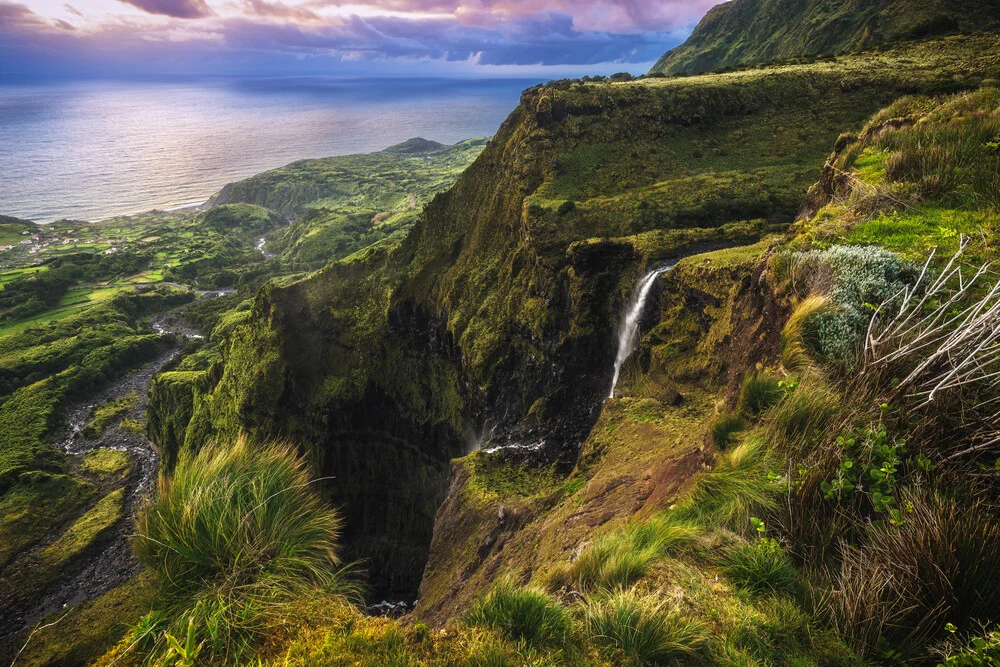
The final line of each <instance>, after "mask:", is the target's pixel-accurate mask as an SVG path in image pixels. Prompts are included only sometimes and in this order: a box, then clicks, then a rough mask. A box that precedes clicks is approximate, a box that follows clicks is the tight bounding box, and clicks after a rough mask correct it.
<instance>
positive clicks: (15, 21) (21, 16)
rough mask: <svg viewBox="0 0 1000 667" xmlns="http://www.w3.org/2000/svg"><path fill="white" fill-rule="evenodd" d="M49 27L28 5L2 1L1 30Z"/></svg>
mask: <svg viewBox="0 0 1000 667" xmlns="http://www.w3.org/2000/svg"><path fill="white" fill-rule="evenodd" d="M46 25H48V24H47V23H46V21H45V20H44V19H43V18H42V17H40V16H39V15H38V14H36V13H35V12H33V11H32V10H31V8H30V7H28V6H27V5H22V4H20V3H17V2H4V1H3V0H0V28H10V29H18V28H19V29H31V28H33V27H42V26H46Z"/></svg>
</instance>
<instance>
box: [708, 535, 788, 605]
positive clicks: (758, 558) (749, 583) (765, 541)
mask: <svg viewBox="0 0 1000 667" xmlns="http://www.w3.org/2000/svg"><path fill="white" fill-rule="evenodd" d="M722 571H723V572H724V573H725V575H726V576H727V577H729V579H730V580H731V581H732V582H733V583H734V584H736V585H737V586H740V587H741V588H745V589H747V590H749V591H751V592H753V593H779V594H791V593H794V592H795V591H796V590H797V589H798V586H799V579H798V574H797V573H796V571H795V568H794V567H792V564H791V561H789V559H788V555H787V554H786V553H785V551H784V550H783V549H782V548H781V545H780V544H778V542H777V541H775V540H773V539H771V538H769V537H763V538H760V539H758V540H754V541H753V542H750V543H746V544H740V545H737V546H735V547H733V548H731V549H730V550H729V551H728V552H727V553H726V555H725V558H724V560H723V565H722Z"/></svg>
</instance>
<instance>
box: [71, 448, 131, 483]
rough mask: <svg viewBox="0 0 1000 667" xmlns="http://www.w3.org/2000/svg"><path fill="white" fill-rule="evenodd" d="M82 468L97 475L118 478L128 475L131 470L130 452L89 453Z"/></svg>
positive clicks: (99, 450) (115, 450) (116, 450)
mask: <svg viewBox="0 0 1000 667" xmlns="http://www.w3.org/2000/svg"><path fill="white" fill-rule="evenodd" d="M81 468H83V470H85V471H87V472H89V473H93V474H95V475H102V476H108V477H118V478H121V477H125V476H126V475H128V473H129V470H130V469H131V467H130V464H129V455H128V452H124V451H121V450H118V449H95V450H93V451H91V452H87V454H86V456H84V457H83V463H82V464H81Z"/></svg>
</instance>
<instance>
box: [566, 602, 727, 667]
mask: <svg viewBox="0 0 1000 667" xmlns="http://www.w3.org/2000/svg"><path fill="white" fill-rule="evenodd" d="M583 621H584V627H585V628H586V632H587V635H588V636H589V637H590V640H591V641H592V642H593V643H594V644H596V645H597V646H599V647H601V648H602V649H603V650H604V651H605V652H608V653H610V654H611V655H613V656H621V657H622V658H624V660H625V664H629V665H637V666H638V665H649V664H652V665H662V664H667V663H669V662H672V661H674V660H676V659H679V658H684V657H685V656H690V655H691V654H694V653H696V652H698V651H699V650H700V649H701V647H702V646H703V645H704V644H705V642H706V641H707V640H708V638H709V633H708V629H707V628H706V627H705V626H704V625H703V624H702V623H700V622H699V621H697V620H694V619H690V618H686V617H684V616H683V615H682V614H681V613H680V611H678V610H677V609H671V608H669V607H668V606H667V604H666V602H665V600H663V599H662V598H659V597H657V596H653V595H643V594H640V593H638V592H636V591H629V590H616V591H613V592H611V593H609V594H607V595H604V596H599V597H598V598H596V599H594V600H591V601H590V602H588V603H587V604H586V605H585V606H584V608H583Z"/></svg>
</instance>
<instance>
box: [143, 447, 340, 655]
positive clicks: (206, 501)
mask: <svg viewBox="0 0 1000 667" xmlns="http://www.w3.org/2000/svg"><path fill="white" fill-rule="evenodd" d="M340 527H341V520H340V517H339V516H338V514H337V512H336V511H335V510H334V509H333V508H331V507H329V506H328V505H327V504H326V503H324V502H323V501H322V499H321V498H320V497H319V495H318V494H317V493H316V492H315V491H314V490H313V488H312V487H311V480H310V478H309V475H308V468H307V466H306V464H305V462H304V461H303V460H302V459H300V458H299V457H297V456H296V455H295V454H294V452H293V451H292V450H291V449H290V448H289V447H287V446H285V445H279V444H271V445H259V446H253V445H251V444H250V443H248V442H247V441H246V440H243V439H240V440H238V441H236V442H234V443H228V444H226V445H217V446H209V447H206V448H204V449H203V450H201V451H200V452H199V453H197V454H195V455H191V456H186V457H181V459H180V460H179V462H178V464H177V467H176V470H175V472H174V474H173V476H172V477H167V476H164V475H161V477H160V479H159V482H158V485H157V493H156V495H155V497H153V498H151V499H149V500H147V501H146V503H145V504H144V505H143V506H142V507H141V509H140V511H139V515H138V518H137V520H136V533H137V536H136V538H135V540H134V542H133V549H134V550H135V553H136V555H137V556H138V557H139V560H140V561H142V563H143V564H144V565H145V566H146V567H148V568H149V569H150V570H151V571H152V572H153V573H154V575H155V577H156V579H157V583H158V586H159V587H160V591H161V592H160V597H159V599H158V605H157V610H156V611H157V614H156V615H155V616H154V618H153V620H152V621H151V623H153V625H154V626H156V627H162V628H164V629H167V630H169V631H171V632H173V633H174V634H176V635H177V636H181V635H182V634H185V633H184V632H182V631H181V629H180V628H181V625H184V624H186V622H187V620H188V619H189V618H191V617H192V616H194V617H197V621H196V622H197V623H198V624H199V627H200V628H203V629H202V630H201V632H203V633H204V634H202V635H201V636H204V637H205V638H206V642H207V643H206V649H207V651H206V652H207V654H208V655H209V656H214V658H212V659H214V660H217V661H219V662H221V663H228V662H232V661H234V660H240V659H241V656H244V654H245V652H246V651H247V650H249V648H250V646H252V645H253V644H254V642H256V641H259V640H260V639H262V638H263V637H265V636H266V634H267V629H268V627H270V626H272V625H273V624H274V623H275V622H276V621H275V618H276V617H281V616H282V614H283V613H284V611H283V610H284V609H285V608H286V607H287V606H288V605H289V604H290V603H292V602H294V601H297V600H309V599H313V598H317V597H324V596H326V597H330V598H331V599H332V600H339V601H343V600H344V599H345V598H351V597H352V596H357V594H358V588H357V585H356V584H355V583H353V582H352V581H351V580H349V579H347V578H346V576H345V571H344V570H343V569H341V568H340V567H339V565H340V560H339V557H338V555H337V539H338V536H339V534H340ZM178 624H181V625H178ZM164 648H165V647H163V646H162V644H161V643H160V642H157V644H156V645H155V646H154V647H152V649H151V650H152V651H153V652H154V653H156V652H158V651H162V650H164Z"/></svg>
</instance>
